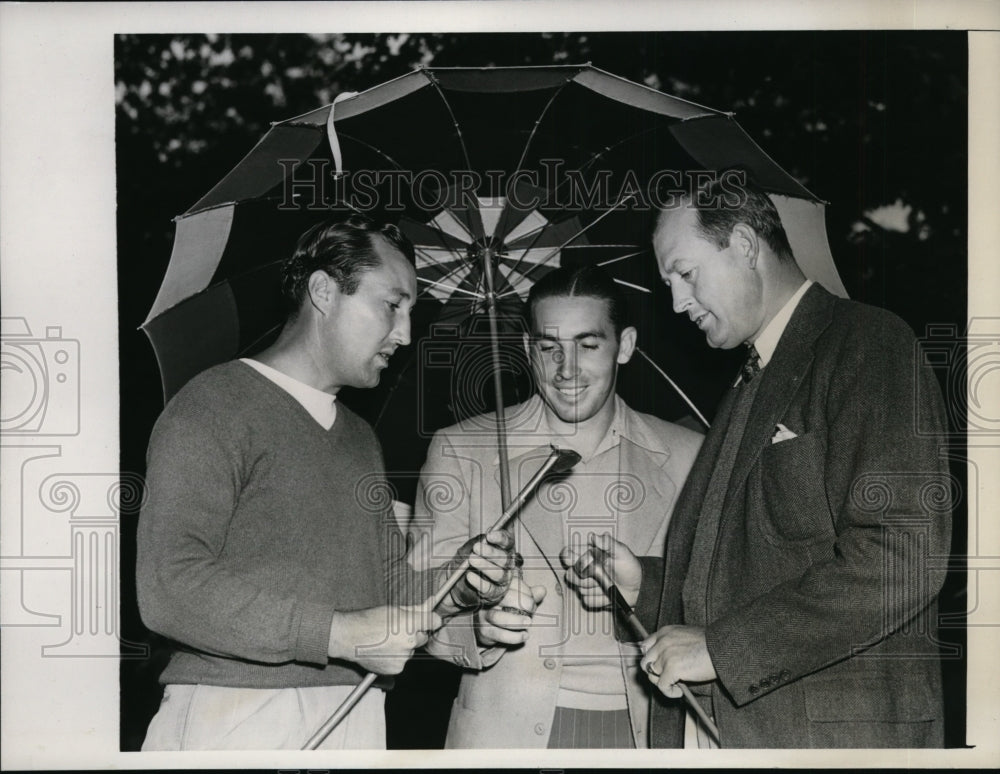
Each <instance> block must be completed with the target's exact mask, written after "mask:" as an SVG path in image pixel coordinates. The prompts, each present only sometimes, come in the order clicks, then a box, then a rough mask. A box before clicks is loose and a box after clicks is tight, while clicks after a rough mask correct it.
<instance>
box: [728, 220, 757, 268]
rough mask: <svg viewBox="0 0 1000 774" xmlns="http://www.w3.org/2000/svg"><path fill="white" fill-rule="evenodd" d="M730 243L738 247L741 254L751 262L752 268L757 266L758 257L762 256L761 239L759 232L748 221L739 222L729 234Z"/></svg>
mask: <svg viewBox="0 0 1000 774" xmlns="http://www.w3.org/2000/svg"><path fill="white" fill-rule="evenodd" d="M729 244H730V245H733V246H735V247H736V249H737V250H739V251H740V254H741V255H742V256H743V257H745V258H746V259H747V260H748V261H749V262H750V268H751V269H755V268H757V258H759V257H760V240H759V239H758V238H757V232H756V231H754V230H753V228H751V227H750V226H748V225H747V224H746V223H737V224H736V225H735V226H733V231H732V233H731V234H730V235H729Z"/></svg>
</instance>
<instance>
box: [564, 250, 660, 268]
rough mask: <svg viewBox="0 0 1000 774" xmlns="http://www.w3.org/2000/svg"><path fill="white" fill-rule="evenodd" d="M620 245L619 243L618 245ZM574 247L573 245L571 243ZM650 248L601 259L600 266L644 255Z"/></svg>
mask: <svg viewBox="0 0 1000 774" xmlns="http://www.w3.org/2000/svg"><path fill="white" fill-rule="evenodd" d="M580 246H581V247H598V246H599V245H580ZM616 246H618V245H616ZM620 246H621V247H636V246H637V245H620ZM570 247H572V245H570ZM648 252H649V248H648V247H644V248H642V249H641V250H636V251H635V252H634V253H629V254H628V255H619V256H618V257H617V258H608V260H606V261H601V262H600V263H598V264H597V265H598V266H610V265H611V264H612V263H618V262H619V261H624V260H625V259H626V258H635V257H636V256H637V255H643V254H644V253H648Z"/></svg>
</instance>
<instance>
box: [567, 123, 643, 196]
mask: <svg viewBox="0 0 1000 774" xmlns="http://www.w3.org/2000/svg"><path fill="white" fill-rule="evenodd" d="M658 129H659V127H650V128H649V129H643V130H641V131H639V132H635V133H634V134H630V135H628V136H627V137H623V138H622V139H621V140H619V141H618V142H616V143H615V144H614V145H607V146H605V147H604V148H603V149H601V150H599V151H597V152H596V153H594V154H593V155H592V156H591V157H590V158H589V159H587V161H585V162H584V163H583V164H582V165H580V169H579V170H578V171H579V172H580V173H583V172H586V171H587V170H588V169H590V167H592V166H594V164H596V163H597V160H598V159H600V158H601V157H602V156H605V155H607V154H608V153H610V152H611V151H613V150H615V149H616V148H618V147H620V146H622V145H624V144H625V143H627V142H630V141H631V140H634V139H635V138H636V137H641V136H642V135H644V134H649V133H651V132H655V131H658ZM569 181H570V178H569V177H566V178H564V179H563V181H562V182H561V183H559V184H558V185H557V186H556V187H555V190H554V191H553V192H552V193H553V196H556V195H558V192H559V189H561V188H562V187H563V186H564V185H566V184H567V183H569Z"/></svg>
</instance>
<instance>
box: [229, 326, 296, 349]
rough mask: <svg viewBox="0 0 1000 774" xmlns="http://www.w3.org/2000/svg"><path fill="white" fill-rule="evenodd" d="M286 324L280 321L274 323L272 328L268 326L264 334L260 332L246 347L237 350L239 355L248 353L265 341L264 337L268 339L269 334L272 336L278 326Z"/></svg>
mask: <svg viewBox="0 0 1000 774" xmlns="http://www.w3.org/2000/svg"><path fill="white" fill-rule="evenodd" d="M284 324H285V323H284V322H280V323H278V324H277V325H272V326H271V327H270V328H268V329H267V330H266V331H264V332H263V333H262V334H260V336H258V337H257V338H256V339H254V340H253V341H251V342H250V343H249V344H247V345H246V346H245V347H243V348H242V349H241V350H240V351H239V352H237V353H236V354H237V357H242V356H243V355H244V354H246V353H247V352H249V351H250V350H252V349H253V348H254V347H256V346H257V344H258V343H260V342H261V341H263V340H264V339H266V338H267V337H268V336H270V335H271V334H272V333H274V332H275V331H276V330H278V328H280V327H281V326H283V325H284Z"/></svg>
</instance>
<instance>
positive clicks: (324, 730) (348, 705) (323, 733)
mask: <svg viewBox="0 0 1000 774" xmlns="http://www.w3.org/2000/svg"><path fill="white" fill-rule="evenodd" d="M560 454H561V452H560V451H559V450H558V449H555V448H553V450H552V453H551V454H549V456H548V457H547V458H546V459H545V462H544V463H543V464H542V467H541V468H539V470H538V472H537V473H535V475H534V476H532V477H531V480H530V481H528V483H527V484H525V487H524V489H522V490H521V491H520V492H518V494H517V497H516V498H514V501H513V502H512V503H511V504H510V505H509V506H507V508H506V510H504V512H503V513H502V514H500V518H499V519H497V521H496V523H495V524H494V525H493V526H492V527H490V528H489V530H488V531H489V532H493V531H495V530H498V529H503V527H504V526H506V524H507V522H508V521H510V520H511V519H512V518H513V517H514V516H516V515H517V512H518V510H520V508H521V506H522V505H524V503H525V501H526V500H527V499H528V498H529V497H530V496H531V494H532V493H533V492H534V491H535V489H536V488H537V487H538V485H539V484H540V483H541V481H542V479H543V478H544V477H545V474H546V473H548V472H549V471H550V470H552V466H553V465H555V464H556V462H557V461H558V460H559V456H560ZM468 569H469V559H468V557H466V558H465V559H464V560H463V561H462V563H461V564H460V565H459V566H458V567H457V568H456V569H455V571H454V572H452V574H451V575H449V576H448V579H447V580H446V581H445V582H444V585H442V586H441V588H439V589H438V590H437V591H436V592H435V594H434V597H433V599H432V602H433V604H432V605H431V608H432V609H433V608H435V607H437V606H438V605H440V604H441V600H443V599H444V598H445V597H446V596H447V595H448V592H449V591H451V589H452V587H453V586H454V585H455V584H456V583H458V581H459V580H461V578H462V576H463V575H465V573H466V572H467V571H468ZM377 677H378V675H376V674H375V673H374V672H369V673H368V674H366V675H365V678H364V680H362V681H361V682H360V683H358V685H357V687H356V688H355V689H354V690H353V691H351V693H350V694H349V695H348V696H347V698H346V699H344V701H343V702H342V703H341V705H340V706H339V707H337V709H336V710H335V711H334V713H333V714H332V715H331V716H330V717H329V718H328V719H327V721H326V722H325V723H324V724H323V725H322V726H321V727H320V729H319V730H318V731H317V732H316V733H315V734H313V735H312V736H311V737H309V741H308V742H306V744H305V746H304V747H303V748H302V749H303V750H315V749H316V748H318V747H319V746H320V745H321V744H323V740H324V739H326V738H327V737H328V736H329V735H330V732H331V731H333V729H335V728H336V727H337V725H338V724H339V723H340V721H342V720H343V719H344V718H346V717H347V715H348V713H350V711H351V710H352V709H354V705H355V704H357V703H358V702H359V701H360V700H361V697H362V696H364V695H365V691H367V690H368V689H369V688H370V687H371V685H372V683H374V682H375V679H376V678H377Z"/></svg>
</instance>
